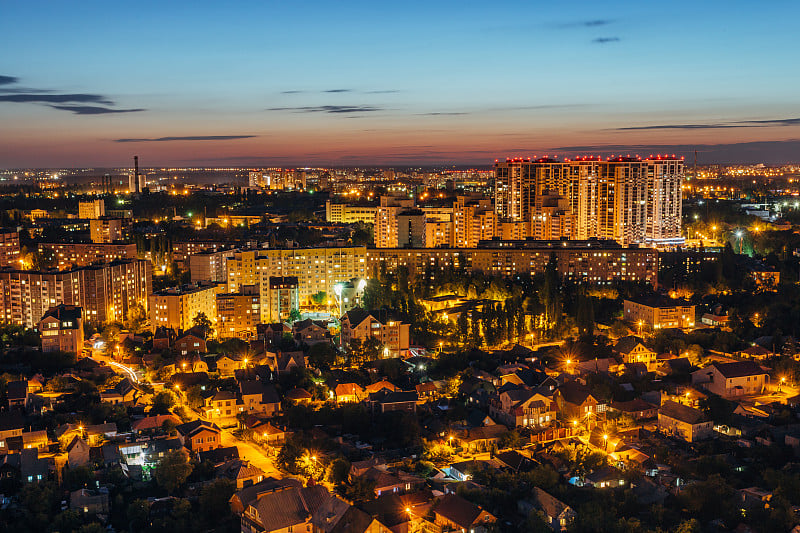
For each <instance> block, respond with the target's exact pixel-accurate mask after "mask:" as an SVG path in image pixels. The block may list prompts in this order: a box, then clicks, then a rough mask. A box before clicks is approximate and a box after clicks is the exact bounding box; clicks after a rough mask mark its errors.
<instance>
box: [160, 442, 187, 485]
mask: <svg viewBox="0 0 800 533" xmlns="http://www.w3.org/2000/svg"><path fill="white" fill-rule="evenodd" d="M193 469H194V466H193V465H192V463H191V462H190V461H189V456H188V455H187V454H186V452H184V451H183V450H176V451H173V452H167V453H166V455H164V457H163V458H162V459H161V460H160V461H159V462H158V464H157V465H156V482H157V483H158V484H159V485H160V486H161V487H163V488H165V489H166V490H167V491H168V492H170V493H171V492H174V491H175V489H177V488H178V487H180V486H181V485H182V484H183V482H184V481H186V478H188V477H189V474H191V473H192V470H193Z"/></svg>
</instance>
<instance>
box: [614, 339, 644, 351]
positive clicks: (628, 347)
mask: <svg viewBox="0 0 800 533" xmlns="http://www.w3.org/2000/svg"><path fill="white" fill-rule="evenodd" d="M640 344H641V345H643V346H644V340H643V339H642V338H641V337H637V336H635V335H628V336H627V337H622V338H621V339H619V340H618V341H617V343H616V344H615V345H614V350H615V351H617V352H619V353H630V352H631V351H633V349H634V348H636V347H637V346H638V345H640Z"/></svg>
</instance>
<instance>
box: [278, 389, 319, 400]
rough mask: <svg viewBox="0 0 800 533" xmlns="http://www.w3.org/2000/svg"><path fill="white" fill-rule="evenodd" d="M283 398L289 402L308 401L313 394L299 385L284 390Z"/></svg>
mask: <svg viewBox="0 0 800 533" xmlns="http://www.w3.org/2000/svg"><path fill="white" fill-rule="evenodd" d="M283 398H284V399H285V400H287V401H289V402H291V403H295V404H299V403H304V404H307V403H310V402H311V399H312V398H313V395H312V394H311V393H310V392H308V391H307V390H306V389H302V388H300V387H295V388H293V389H291V390H288V391H286V394H284V395H283Z"/></svg>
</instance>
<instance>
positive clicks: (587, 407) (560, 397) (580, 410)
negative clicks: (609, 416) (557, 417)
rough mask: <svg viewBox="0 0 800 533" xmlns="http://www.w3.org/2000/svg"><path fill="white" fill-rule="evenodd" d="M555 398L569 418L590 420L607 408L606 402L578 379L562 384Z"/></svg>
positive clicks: (564, 414) (554, 394) (565, 416)
mask: <svg viewBox="0 0 800 533" xmlns="http://www.w3.org/2000/svg"><path fill="white" fill-rule="evenodd" d="M553 399H554V400H555V402H556V405H557V406H558V410H559V412H560V413H561V414H562V415H563V416H564V418H565V419H567V420H581V419H583V418H586V419H589V420H590V419H591V417H593V416H596V415H598V414H600V413H605V410H606V406H605V404H604V403H603V402H600V401H598V400H597V399H596V398H595V397H594V396H593V395H592V392H591V391H590V390H589V387H587V386H586V385H583V384H582V383H580V382H578V381H568V382H566V383H564V384H563V385H561V386H560V387H559V388H558V389H557V390H556V392H555V393H553Z"/></svg>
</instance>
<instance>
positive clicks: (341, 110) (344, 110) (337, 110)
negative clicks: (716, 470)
mask: <svg viewBox="0 0 800 533" xmlns="http://www.w3.org/2000/svg"><path fill="white" fill-rule="evenodd" d="M267 111H291V112H292V113H332V114H352V113H370V112H373V111H383V108H381V107H376V106H371V105H318V106H298V107H270V108H268V109H267Z"/></svg>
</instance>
